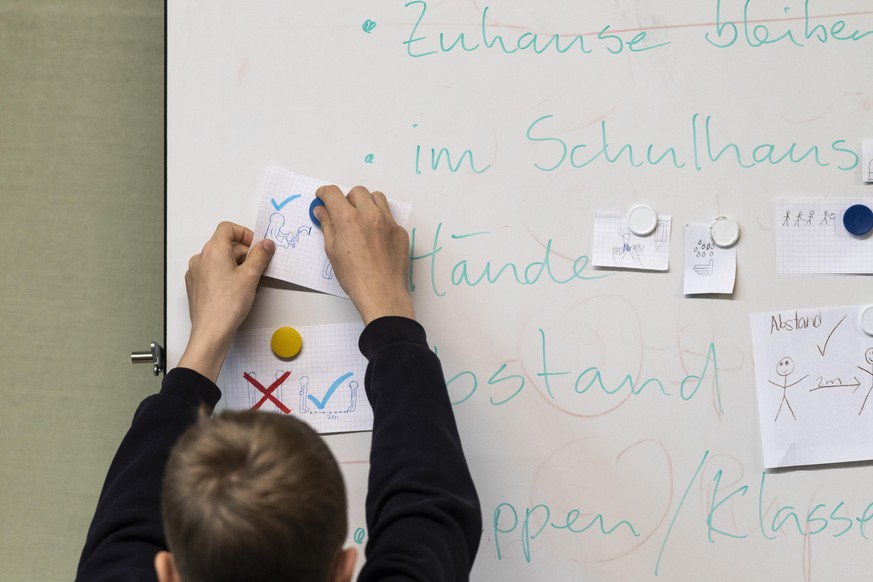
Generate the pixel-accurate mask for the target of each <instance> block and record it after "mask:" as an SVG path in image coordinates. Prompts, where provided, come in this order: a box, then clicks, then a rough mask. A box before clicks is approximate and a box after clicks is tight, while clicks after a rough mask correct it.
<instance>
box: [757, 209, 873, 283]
mask: <svg viewBox="0 0 873 582" xmlns="http://www.w3.org/2000/svg"><path fill="white" fill-rule="evenodd" d="M853 204H865V205H867V206H873V199H871V198H781V199H779V200H777V201H776V202H775V203H774V206H773V219H774V221H773V232H774V235H775V244H776V271H777V272H778V273H779V274H782V275H797V274H811V273H873V244H871V240H870V238H871V235H870V234H869V233H868V234H867V235H865V236H862V237H857V236H853V235H851V234H849V232H848V231H847V230H846V228H845V227H844V226H843V214H844V213H845V211H846V209H847V208H848V207H850V206H852V205H853Z"/></svg>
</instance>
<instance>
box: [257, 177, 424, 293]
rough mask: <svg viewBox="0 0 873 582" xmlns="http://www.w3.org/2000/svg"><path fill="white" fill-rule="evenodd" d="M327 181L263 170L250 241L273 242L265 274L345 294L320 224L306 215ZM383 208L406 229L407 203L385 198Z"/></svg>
mask: <svg viewBox="0 0 873 582" xmlns="http://www.w3.org/2000/svg"><path fill="white" fill-rule="evenodd" d="M331 183H332V182H327V181H325V180H317V179H315V178H309V177H306V176H301V175H300V174H295V173H293V172H289V171H287V170H283V169H281V168H276V167H270V168H268V169H267V171H266V174H265V175H264V181H263V184H262V186H261V202H260V206H259V207H258V219H257V221H256V222H255V227H254V229H253V230H254V233H255V236H254V241H253V243H255V242H258V241H259V240H262V239H265V238H270V239H273V241H274V242H275V243H276V254H275V255H273V258H272V260H271V261H270V264H269V265H268V266H267V270H266V271H264V274H265V275H266V276H268V277H273V278H275V279H282V280H283V281H288V282H290V283H294V284H295V285H302V286H303V287H308V288H309V289H314V290H316V291H323V292H325V293H330V294H331V295H337V296H339V297H348V295H346V293H345V291H343V290H342V287H340V284H339V283H338V282H337V280H336V277H334V276H333V268H332V267H331V265H330V261H328V260H327V255H325V254H324V236H323V235H322V233H321V228H319V227H318V226H317V225H316V224H315V223H314V222H313V221H312V218H311V217H310V216H309V207H310V206H311V204H312V202H313V200H315V191H316V190H318V188H319V187H321V186H324V185H326V184H331ZM340 189H341V190H342V191H343V193H344V194H348V188H345V187H343V186H340ZM388 207H389V208H390V209H391V215H392V216H393V217H394V220H395V222H397V224H399V225H400V226H402V227H404V228H407V227H408V225H409V218H410V215H411V214H412V205H410V204H408V203H406V202H398V201H396V200H390V199H389V200H388Z"/></svg>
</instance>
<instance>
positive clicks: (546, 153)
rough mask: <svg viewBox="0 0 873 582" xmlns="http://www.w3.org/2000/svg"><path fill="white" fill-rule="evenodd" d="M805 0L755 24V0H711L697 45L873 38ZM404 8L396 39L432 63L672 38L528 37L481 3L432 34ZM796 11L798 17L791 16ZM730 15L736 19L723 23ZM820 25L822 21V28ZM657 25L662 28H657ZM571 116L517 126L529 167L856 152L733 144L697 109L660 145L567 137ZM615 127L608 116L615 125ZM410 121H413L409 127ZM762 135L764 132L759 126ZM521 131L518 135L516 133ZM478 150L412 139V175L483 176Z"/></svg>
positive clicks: (602, 50) (649, 45)
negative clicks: (464, 25)
mask: <svg viewBox="0 0 873 582" xmlns="http://www.w3.org/2000/svg"><path fill="white" fill-rule="evenodd" d="M810 4H811V2H810V0H806V1H805V2H804V3H803V6H802V7H800V8H798V7H795V8H798V9H796V10H794V11H792V8H791V7H790V6H786V7H784V8H783V12H784V13H785V14H786V15H787V16H786V18H784V19H781V18H780V19H774V20H778V22H772V21H763V20H762V21H760V22H758V21H756V20H755V18H757V15H756V14H755V6H756V5H755V4H754V3H753V2H752V1H751V0H747V1H746V2H745V3H744V4H743V5H742V10H741V11H740V10H739V7H738V5H737V6H734V8H736V9H737V10H736V12H737V14H730V15H727V14H726V10H725V9H724V7H723V3H722V1H721V0H717V1H716V3H715V5H714V9H715V15H714V16H715V19H714V22H712V23H710V24H706V25H701V26H700V28H701V30H702V31H703V32H702V34H701V37H700V38H701V39H702V40H703V41H704V45H705V46H708V47H711V48H714V49H729V48H730V47H735V46H745V47H749V46H751V47H755V48H761V49H765V48H766V47H769V46H774V45H779V46H790V47H795V48H798V49H800V48H803V47H807V46H812V45H819V46H820V45H827V44H837V43H858V42H860V41H864V42H865V43H867V44H870V43H873V29H871V30H866V29H858V28H855V27H853V26H851V25H849V24H848V23H847V22H846V21H845V20H843V19H840V18H836V17H813V16H811V15H810ZM405 7H406V8H407V9H409V10H413V11H415V15H416V20H415V22H414V24H413V25H412V28H411V30H410V32H409V34H408V36H406V37H405V40H404V41H403V45H404V50H405V51H406V54H407V56H408V57H410V58H413V59H421V60H424V59H433V58H439V57H440V56H446V55H448V54H455V55H456V56H457V55H462V56H463V55H466V56H469V57H471V58H473V57H475V56H476V55H478V54H482V53H485V52H494V51H496V52H498V53H501V54H505V55H509V56H510V57H511V56H512V55H522V54H534V55H543V56H544V57H558V56H559V57H561V58H573V57H574V56H575V57H576V58H584V57H586V56H588V55H590V56H592V57H593V56H594V55H597V54H598V53H599V54H601V55H604V56H607V57H608V56H610V55H619V54H631V53H643V52H648V51H655V50H664V48H665V47H668V46H669V45H670V44H671V43H670V42H650V38H649V35H648V33H647V31H646V30H641V29H638V30H633V31H626V30H625V31H621V32H619V31H613V30H614V29H613V28H612V26H611V25H610V24H606V25H604V26H602V28H600V30H599V32H597V33H596V34H595V33H590V34H577V35H568V34H563V33H558V32H555V33H550V34H549V33H534V32H530V31H523V30H524V27H523V26H519V27H515V26H514V27H511V28H504V27H500V26H496V25H492V24H491V19H490V17H489V16H488V15H489V7H488V6H486V7H485V8H484V9H483V10H482V18H481V21H480V22H479V23H478V24H476V25H473V24H472V23H471V27H474V26H475V32H465V31H461V32H457V28H458V27H457V25H453V27H452V30H453V31H454V32H451V33H449V32H446V31H441V30H439V26H440V25H439V24H436V23H434V24H431V23H430V22H429V21H428V4H427V2H425V1H424V0H413V1H411V2H408V3H407V4H406V5H405ZM795 13H797V14H798V15H797V16H795ZM731 18H733V19H734V20H731ZM819 21H825V22H826V23H825V24H823V23H821V22H819ZM662 28H663V27H662ZM577 121H578V120H574V119H563V118H560V117H559V116H557V115H555V114H553V113H544V114H541V115H537V116H536V117H535V118H533V119H532V120H530V121H529V122H527V125H526V127H525V128H524V129H523V130H520V132H519V137H520V138H523V139H525V140H526V141H527V142H528V143H530V144H533V145H534V151H535V154H534V159H533V160H532V165H533V166H534V167H535V168H536V169H538V170H540V171H543V172H553V171H556V170H559V169H583V168H586V167H588V166H592V165H603V164H607V165H619V166H624V167H633V168H640V167H653V166H659V167H664V168H668V169H674V170H686V171H687V170H691V171H702V170H704V169H706V168H707V167H710V166H714V165H730V166H734V167H739V168H741V169H749V168H753V167H756V166H761V165H771V166H777V165H782V166H789V165H799V164H805V165H811V166H817V167H820V168H829V169H833V170H839V171H850V170H853V169H855V168H856V167H857V166H858V164H859V162H860V158H859V156H858V154H857V152H856V151H855V147H854V145H851V144H849V142H848V140H847V139H845V138H844V136H840V135H830V136H827V137H826V138H823V139H822V140H821V141H820V142H818V143H810V142H804V141H802V140H801V141H795V140H791V139H790V138H785V137H784V136H780V137H779V138H775V139H774V137H773V136H770V135H766V134H764V133H761V134H759V135H754V134H752V136H751V137H750V139H749V140H746V141H745V142H744V143H734V142H731V141H730V140H727V139H724V138H723V137H722V136H724V135H731V133H733V132H732V131H730V130H731V127H730V126H729V125H728V124H727V123H726V122H724V121H722V120H719V119H718V118H717V117H714V116H712V115H708V114H706V113H703V112H698V113H694V114H692V115H691V116H690V117H689V118H687V119H686V121H685V124H686V126H687V130H686V131H684V134H685V136H686V137H685V138H683V139H682V142H681V143H664V142H660V143H659V142H658V141H657V139H656V138H654V139H650V138H646V137H642V138H640V137H638V136H634V137H630V136H627V135H623V134H622V131H621V130H620V129H615V128H614V125H611V124H610V121H609V120H608V119H603V120H601V122H600V123H599V124H595V125H593V126H591V127H590V128H588V129H587V130H586V132H587V134H586V135H585V136H584V137H583V138H582V139H579V138H578V137H577V138H570V137H569V136H567V135H565V134H563V132H562V128H565V127H567V126H570V127H572V126H574V125H575V124H576V122H577ZM613 124H614V122H613ZM414 127H417V124H416V125H415V126H414ZM762 131H763V130H762ZM522 132H523V133H522ZM487 157H490V156H488V155H487V154H485V153H480V152H474V151H473V150H472V149H470V148H464V147H463V146H460V147H456V149H449V148H448V147H445V146H444V145H443V144H419V145H417V146H416V149H415V160H414V170H415V173H416V174H418V175H421V174H427V173H432V172H450V173H456V172H459V171H463V172H464V173H468V172H471V171H472V172H473V173H476V174H481V173H483V172H487V171H488V170H490V169H491V165H490V164H485V163H484V162H482V161H481V160H482V159H485V158H487Z"/></svg>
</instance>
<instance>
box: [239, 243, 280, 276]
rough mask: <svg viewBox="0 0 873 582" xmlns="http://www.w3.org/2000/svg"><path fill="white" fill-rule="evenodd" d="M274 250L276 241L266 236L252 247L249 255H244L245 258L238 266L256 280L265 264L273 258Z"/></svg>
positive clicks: (265, 266)
mask: <svg viewBox="0 0 873 582" xmlns="http://www.w3.org/2000/svg"><path fill="white" fill-rule="evenodd" d="M275 252H276V243H274V242H273V241H272V240H270V239H268V238H267V239H264V240H262V241H259V242H258V244H256V245H255V246H253V247H252V250H251V252H250V253H249V256H248V257H246V260H245V261H244V262H243V264H242V265H240V267H239V268H240V269H242V270H243V272H245V273H246V274H247V275H248V276H250V277H252V278H253V279H255V280H257V279H258V277H260V276H261V274H262V273H263V272H264V269H266V268H267V265H268V264H269V263H270V259H272V258H273V254H274V253H275Z"/></svg>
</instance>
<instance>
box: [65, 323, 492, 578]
mask: <svg viewBox="0 0 873 582" xmlns="http://www.w3.org/2000/svg"><path fill="white" fill-rule="evenodd" d="M359 347H360V349H361V353H363V354H364V356H365V357H366V358H367V359H368V360H369V364H368V366H367V373H366V378H365V384H364V385H365V388H366V391H367V397H368V398H369V400H370V404H371V405H372V407H373V415H374V422H373V427H374V428H373V439H372V447H371V451H370V475H369V485H368V487H369V490H368V493H367V502H366V514H367V527H368V530H369V531H368V535H369V540H368V542H367V548H366V558H367V559H366V563H365V564H364V567H363V570H362V571H361V573H360V575H359V577H358V580H359V581H360V582H368V581H375V580H379V581H385V580H446V581H462V580H466V579H468V578H469V572H470V568H471V567H472V565H473V559H474V557H475V555H476V550H477V549H478V546H479V539H480V536H481V531H482V529H481V528H482V518H481V514H480V507H479V500H478V497H477V495H476V489H475V487H474V485H473V481H472V478H471V477H470V471H469V469H468V467H467V462H466V460H465V458H464V453H463V450H462V448H461V441H460V437H459V436H458V430H457V426H456V424H455V419H454V415H453V413H452V408H451V403H450V402H449V398H448V394H447V391H446V383H445V379H444V376H443V372H442V368H441V366H440V362H439V359H438V358H437V357H436V355H435V354H434V353H433V352H432V351H431V350H430V349H429V348H428V345H427V340H426V336H425V331H424V328H422V327H421V326H420V325H419V324H418V323H417V322H415V321H413V320H410V319H406V318H403V317H383V318H380V319H377V320H375V321H373V322H371V323H370V325H368V326H367V327H366V328H365V329H364V332H363V333H362V334H361V338H360V340H359ZM220 397H221V392H220V391H219V389H218V387H217V386H216V385H215V384H214V383H213V382H211V381H210V380H208V379H207V378H205V377H203V376H202V375H200V374H198V373H197V372H194V371H193V370H188V369H185V368H176V369H174V370H172V371H171V372H170V373H168V374H167V376H166V378H164V382H163V385H162V387H161V391H160V392H159V393H158V394H155V395H153V396H149V397H148V398H146V399H145V400H143V402H142V403H141V404H140V405H139V408H137V411H136V413H135V414H134V417H133V422H132V423H131V427H130V430H128V432H127V435H126V436H125V437H124V440H122V442H121V445H120V446H119V448H118V452H117V453H116V454H115V458H114V459H113V461H112V464H111V465H110V467H109V472H108V474H107V476H106V481H105V483H104V485H103V491H102V492H101V494H100V498H99V500H98V502H97V509H96V511H95V513H94V519H93V521H92V523H91V527H90V529H89V530H88V536H87V539H86V541H85V547H84V549H83V550H82V556H81V559H80V562H79V568H78V572H77V580H80V581H81V582H90V581H108V580H113V581H114V580H125V581H127V580H129V581H140V580H149V581H154V580H156V579H157V578H156V574H155V571H154V566H153V564H154V557H155V554H157V553H158V552H159V551H161V550H165V549H167V546H166V542H165V540H164V532H163V525H162V523H161V515H160V491H161V481H162V479H163V472H164V465H165V464H166V460H167V456H168V455H169V452H170V449H171V447H172V446H173V444H174V443H175V442H176V439H178V437H179V436H180V435H181V434H182V433H183V432H184V431H185V429H187V428H188V427H189V426H190V425H191V424H193V423H194V422H195V420H196V418H197V411H198V409H199V408H200V406H202V405H206V406H208V407H209V408H212V407H214V406H215V404H216V403H217V402H218V400H219V398H220Z"/></svg>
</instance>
